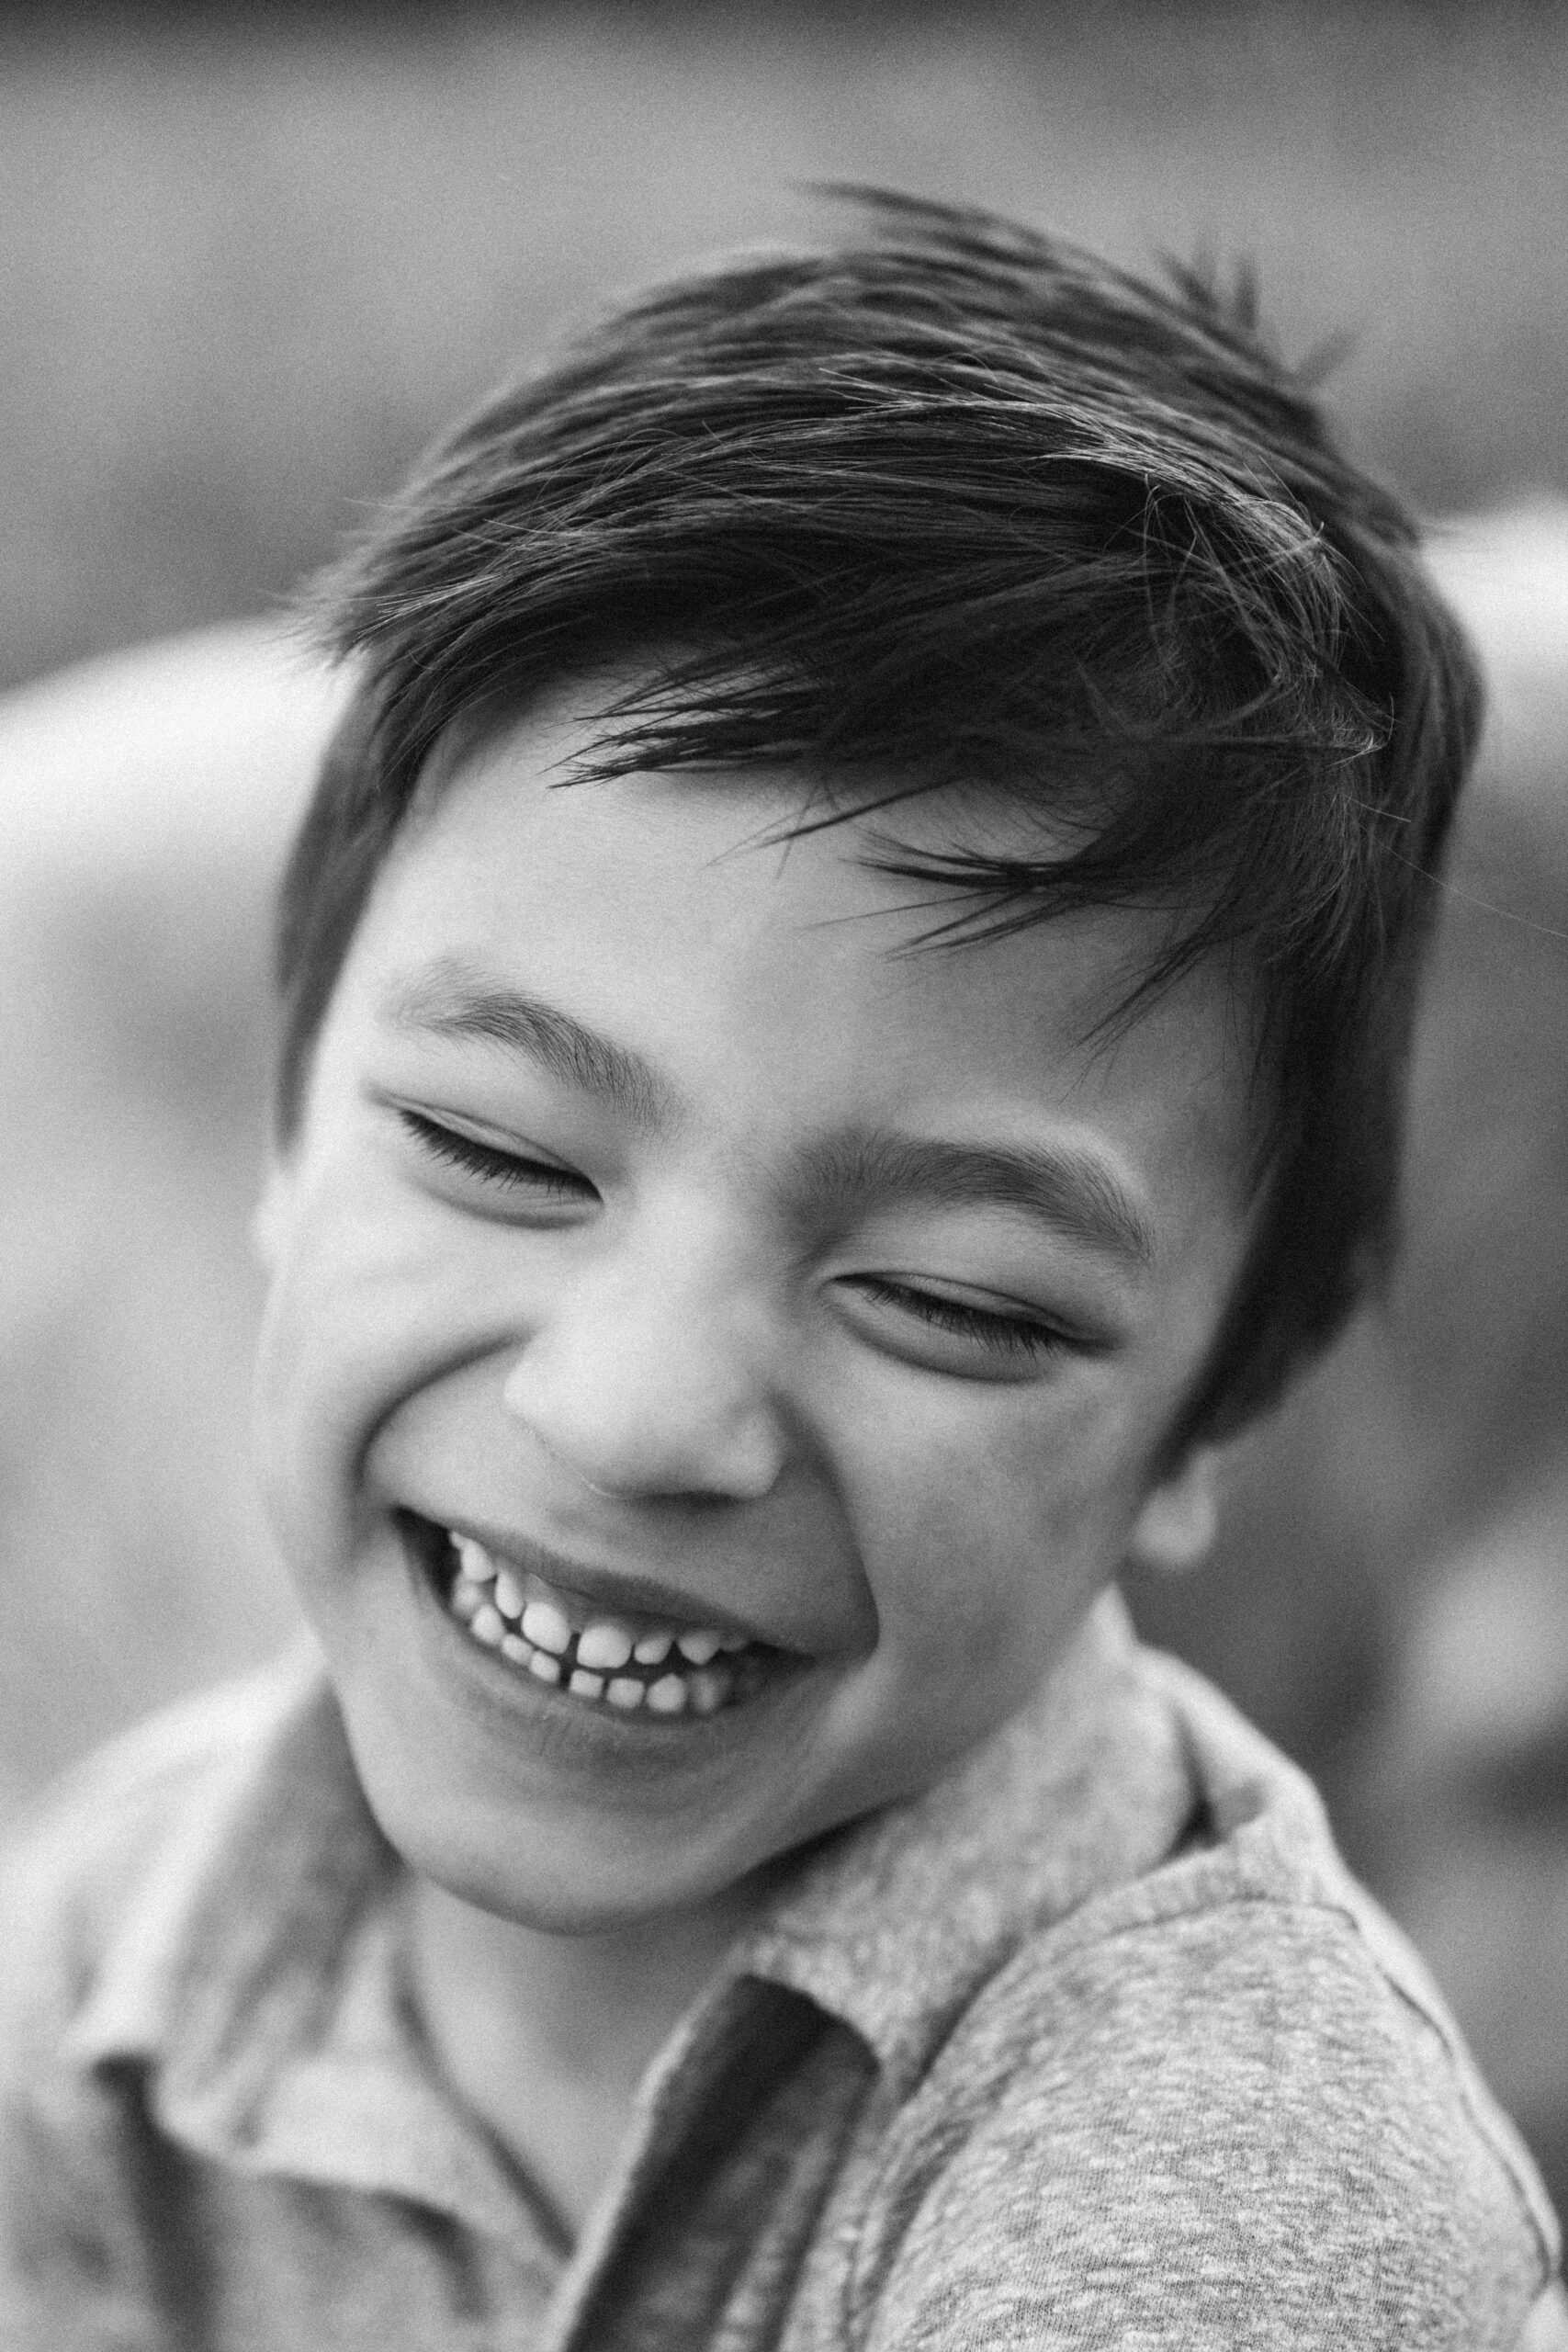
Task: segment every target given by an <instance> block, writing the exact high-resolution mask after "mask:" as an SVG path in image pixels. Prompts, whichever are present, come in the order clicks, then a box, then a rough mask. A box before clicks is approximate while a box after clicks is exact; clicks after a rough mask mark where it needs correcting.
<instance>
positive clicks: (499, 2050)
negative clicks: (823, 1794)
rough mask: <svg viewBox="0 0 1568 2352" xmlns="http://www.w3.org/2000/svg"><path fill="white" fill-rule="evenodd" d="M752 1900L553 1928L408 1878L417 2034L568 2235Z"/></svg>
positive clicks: (753, 1893)
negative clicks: (561, 1931)
mask: <svg viewBox="0 0 1568 2352" xmlns="http://www.w3.org/2000/svg"><path fill="white" fill-rule="evenodd" d="M762 1900H763V1891H762V1890H761V1889H752V1888H732V1889H730V1890H728V1892H727V1893H726V1894H724V1895H723V1896H721V1897H719V1898H718V1899H716V1900H715V1901H712V1902H708V1903H705V1904H702V1905H696V1906H694V1907H693V1908H691V1909H689V1910H684V1911H672V1912H667V1913H664V1914H662V1915H660V1916H658V1917H653V1918H650V1919H639V1920H637V1921H636V1922H634V1923H632V1924H631V1925H629V1926H626V1927H621V1928H608V1929H601V1930H598V1931H595V1932H593V1933H590V1934H586V1935H557V1934H551V1933H548V1932H547V1931H546V1930H544V1929H541V1928H529V1927H525V1926H521V1925H519V1924H518V1923H517V1922H516V1921H514V1920H510V1919H502V1918H498V1917H496V1916H495V1915H494V1914H493V1913H491V1912H488V1911H482V1910H480V1909H479V1908H478V1907H477V1906H476V1905H473V1904H471V1903H468V1902H465V1901H464V1900H463V1899H462V1898H461V1897H459V1896H457V1895H455V1894H449V1893H448V1892H447V1891H446V1889H445V1888H444V1887H440V1886H437V1885H435V1884H434V1883H432V1882H431V1881H430V1880H428V1879H423V1878H422V1879H416V1880H415V1881H414V1882H413V1883H412V1890H411V1896H410V1922H409V1924H410V1951H411V1960H412V1973H413V1983H414V1991H415V1997H416V1999H417V2001H418V2004H419V2007H420V2010H421V2014H422V2017H423V2023H424V2028H425V2031H426V2034H427V2035H428V2037H429V2040H430V2042H431V2044H432V2046H433V2048H434V2052H435V2053H436V2056H437V2058H438V2059H439V2061H440V2063H441V2064H442V2067H443V2069H444V2071H445V2073H446V2076H447V2078H448V2080H449V2081H450V2082H451V2083H452V2085H453V2086H454V2087H455V2088H456V2089H457V2090H458V2091H459V2092H460V2093H461V2094H462V2096H463V2097H464V2098H465V2099H466V2101H467V2103H468V2106H469V2107H470V2108H471V2109H473V2110H474V2111H475V2112H476V2113H477V2114H478V2115H479V2118H480V2120H482V2121H483V2122H484V2123H486V2124H487V2125H488V2126H489V2128H490V2129H491V2131H492V2132H493V2133H494V2134H495V2136H496V2137H497V2139H499V2140H500V2141H501V2143H502V2146H503V2147H505V2148H506V2149H507V2150H508V2151H509V2153H510V2154H512V2155H513V2157H514V2158H515V2160H516V2161H517V2162H518V2164H519V2165H521V2166H522V2167H523V2169H524V2170H525V2173H527V2174H528V2175H529V2176H530V2177H531V2178H532V2180H533V2181H534V2183H535V2184H536V2187H537V2188H539V2189H540V2190H541V2191H542V2192H543V2194H544V2195H545V2197H546V2199H547V2201H548V2202H549V2203H550V2204H551V2205H552V2206H553V2207H554V2209H555V2211H556V2212H557V2214H558V2216H559V2217H560V2218H561V2219H562V2220H563V2221H564V2222H565V2224H566V2227H567V2232H568V2233H569V2234H575V2233H576V2232H577V2231H578V2230H579V2229H580V2228H581V2223H582V2222H583V2220H584V2219H585V2218H586V2215H587V2213H588V2211H589V2210H590V2209H591V2208H592V2204H593V2202H594V2200H595V2199H596V2198H597V2196H598V2195H599V2194H600V2192H601V2191H602V2189H603V2188H604V2183H605V2181H606V2179H607V2178H608V2177H609V2175H610V2173H611V2172H612V2171H613V2170H614V2168H615V2162H616V2160H617V2159H618V2157H619V2155H620V2153H621V2150H622V2148H623V2146H624V2144H625V2142H626V2137H627V2134H628V2132H629V2130H630V2125H631V2117H632V2103H633V2099H634V2098H635V2096H636V2092H637V2085H638V2084H639V2083H640V2081H641V2080H642V2077H643V2075H644V2074H645V2073H646V2072H647V2070H648V2067H649V2064H651V2062H652V2060H653V2059H654V2058H655V2056H656V2055H657V2054H658V2052H659V2051H660V2048H661V2047H662V2046H663V2044H664V2042H665V2041H667V2039H668V2038H669V2035H670V2033H671V2030H673V2028H674V2026H675V2025H676V2023H677V2022H678V2021H679V2019H680V2018H682V2016H683V2015H684V2013H685V2011H686V2010H687V2009H688V2008H689V2007H691V2005H692V2003H693V2002H694V2000H695V1999H696V1997H697V1995H698V1994H699V1993H700V1992H701V1991H702V1989H703V1987H704V1985H705V1984H706V1983H707V1982H708V1980H709V1978H710V1977H711V1976H712V1975H713V1973H714V1972H715V1970H716V1968H717V1966H718V1964H719V1962H720V1961H721V1960H722V1959H723V1957H724V1955H725V1953H726V1952H727V1951H728V1949H729V1947H730V1945H731V1944H732V1943H733V1942H734V1941H735V1940H736V1939H737V1937H738V1936H739V1935H740V1934H741V1933H742V1932H743V1931H744V1930H745V1928H747V1927H748V1926H749V1925H750V1922H751V1920H752V1919H753V1918H754V1917H755V1916H756V1914H757V1912H758V1910H759V1908H760V1907H761V1902H762Z"/></svg>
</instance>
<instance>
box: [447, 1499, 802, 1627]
mask: <svg viewBox="0 0 1568 2352" xmlns="http://www.w3.org/2000/svg"><path fill="white" fill-rule="evenodd" d="M400 1517H403V1518H407V1519H418V1520H422V1521H425V1522H426V1523H427V1524H428V1525H430V1526H432V1527H434V1528H437V1529H439V1530H440V1531H441V1532H444V1533H450V1534H454V1535H468V1536H471V1537H472V1539H473V1541H474V1542H475V1543H476V1544H483V1546H484V1548H485V1550H486V1551H487V1552H488V1553H489V1554H490V1555H491V1558H492V1559H495V1560H498V1561H502V1562H504V1563H506V1564H508V1565H510V1566H514V1567H518V1568H522V1569H523V1570H524V1571H525V1573H527V1574H530V1575H533V1576H536V1577H539V1578H540V1579H541V1581H542V1582H544V1583H545V1584H547V1585H551V1586H553V1587H554V1589H556V1590H557V1591H558V1592H560V1593H563V1594H565V1595H567V1596H568V1597H569V1598H570V1599H571V1600H577V1601H580V1602H581V1604H582V1606H583V1607H584V1608H586V1609H588V1610H602V1611H604V1614H605V1615H607V1616H614V1617H622V1618H630V1619H635V1620H638V1621H644V1620H645V1621H647V1625H648V1626H649V1627H650V1628H651V1627H652V1626H654V1625H658V1626H660V1627H663V1626H665V1625H674V1626H677V1627H680V1626H698V1625H702V1626H710V1627H711V1628H712V1629H713V1631H714V1632H715V1633H719V1634H737V1635H739V1638H740V1639H741V1640H743V1641H746V1642H751V1643H755V1644H756V1645H758V1647H760V1648H762V1649H771V1650H773V1651H774V1652H776V1653H777V1654H778V1655H779V1656H780V1657H791V1658H801V1659H805V1658H807V1657H809V1655H810V1653H809V1652H807V1651H804V1650H800V1649H796V1648H792V1647H791V1646H790V1645H787V1644H785V1643H783V1642H780V1641H778V1640H776V1639H774V1638H773V1637H772V1636H771V1635H770V1634H767V1633H765V1632H764V1631H763V1630H762V1628H761V1626H760V1625H757V1624H755V1623H750V1622H749V1621H748V1620H747V1619H746V1618H744V1617H738V1616H736V1615H735V1613H734V1611H731V1610H728V1609H724V1608H721V1607H719V1606H718V1605H717V1604H716V1603H715V1602H713V1601H711V1600H707V1599H706V1598H705V1596H703V1595H701V1594H696V1593H691V1592H687V1591H684V1590H682V1589H681V1588H680V1587H678V1586H671V1585H668V1584H665V1583H663V1582H662V1581H660V1580H656V1579H655V1578H653V1577H644V1576H638V1575H637V1573H636V1572H635V1571H633V1572H630V1573H628V1572H626V1570H623V1569H619V1568H606V1567H601V1566H594V1565H593V1564H592V1563H591V1562H588V1561H582V1560H571V1559H568V1558H567V1557H566V1556H565V1555H564V1554H562V1553H559V1552H552V1551H551V1550H550V1549H549V1547H548V1545H547V1544H540V1543H537V1542H536V1541H535V1540H534V1539H533V1538H532V1537H531V1536H526V1535H520V1534H518V1533H517V1532H515V1531H514V1530H513V1529H507V1528H501V1527H497V1526H495V1525H494V1524H493V1523H491V1522H490V1521H484V1520H478V1519H470V1518H468V1516H467V1515H466V1514H458V1515H457V1516H456V1517H453V1518H451V1519H447V1518H444V1517H443V1516H442V1515H441V1514H440V1513H439V1512H437V1511H432V1510H418V1509H416V1508H415V1507H414V1506H412V1505H410V1506H409V1507H408V1509H407V1510H406V1512H403V1513H400Z"/></svg>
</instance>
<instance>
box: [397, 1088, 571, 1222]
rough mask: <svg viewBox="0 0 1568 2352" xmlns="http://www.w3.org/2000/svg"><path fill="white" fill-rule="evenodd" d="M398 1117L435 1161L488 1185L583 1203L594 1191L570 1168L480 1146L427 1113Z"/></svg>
mask: <svg viewBox="0 0 1568 2352" xmlns="http://www.w3.org/2000/svg"><path fill="white" fill-rule="evenodd" d="M398 1116H399V1118H400V1119H401V1121H402V1123H403V1125H404V1126H405V1127H406V1128H407V1129H408V1131H409V1133H410V1134H411V1135H412V1136H413V1137H414V1138H415V1140H416V1141H417V1142H418V1143H419V1144H420V1145H422V1146H423V1148H424V1150H426V1151H427V1152H428V1153H429V1154H430V1156H431V1158H432V1159H443V1160H445V1161H446V1163H447V1164H448V1166H450V1167H453V1168H461V1169H462V1170H464V1171H465V1172H466V1173H467V1174H468V1175H470V1176H478V1177H479V1178H481V1179H482V1180H483V1182H486V1183H489V1184H500V1185H503V1186H505V1187H506V1188H507V1189H508V1190H510V1191H513V1192H529V1193H539V1194H541V1195H543V1196H544V1197H545V1198H546V1199H551V1200H558V1201H581V1200H582V1199H583V1198H584V1196H585V1195H587V1194H589V1193H591V1192H592V1186H591V1185H590V1184H589V1183H588V1182H587V1181H586V1179H585V1178H583V1177H581V1176H574V1175H573V1174H572V1173H571V1171H570V1169H566V1168H552V1167H551V1166H550V1165H549V1163H548V1162H547V1160H543V1159H524V1158H523V1157H522V1155H521V1154H520V1153H517V1152H512V1151H501V1150H498V1149H497V1148H496V1147H495V1146H494V1145H493V1144H488V1143H480V1142H479V1140H478V1138H477V1137H476V1136H466V1135H464V1134H462V1133H461V1131H460V1130H459V1129H458V1128H457V1127H444V1126H443V1125H441V1123H440V1121H439V1120H438V1119H427V1118H426V1117H425V1116H424V1114H423V1112H420V1111H403V1110H400V1111H399V1113H398Z"/></svg>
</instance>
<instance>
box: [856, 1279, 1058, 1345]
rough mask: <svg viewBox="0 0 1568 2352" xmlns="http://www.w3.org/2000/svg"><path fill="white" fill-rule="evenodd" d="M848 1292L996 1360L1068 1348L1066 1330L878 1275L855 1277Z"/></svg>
mask: <svg viewBox="0 0 1568 2352" xmlns="http://www.w3.org/2000/svg"><path fill="white" fill-rule="evenodd" d="M851 1287H852V1288H853V1289H854V1290H856V1291H858V1292H859V1293H860V1295H861V1296H862V1297H863V1298H870V1299H873V1300H874V1301H875V1302H876V1304H877V1305H878V1306H891V1307H893V1308H895V1309H897V1311H898V1312H899V1313H900V1314H903V1315H908V1316H912V1317H915V1319H916V1320H917V1321H919V1322H921V1323H925V1324H929V1325H930V1326H931V1329H933V1330H937V1331H945V1332H948V1333H950V1334H951V1335H952V1336H953V1338H954V1339H960V1340H975V1341H977V1342H978V1344H979V1345H980V1346H981V1347H983V1348H986V1349H988V1350H989V1351H991V1352H992V1353H993V1354H996V1355H999V1356H1012V1357H1021V1358H1024V1359H1027V1360H1030V1361H1033V1360H1035V1359H1038V1358H1040V1357H1043V1356H1045V1355H1049V1354H1052V1353H1054V1352H1055V1351H1056V1350H1058V1349H1062V1348H1066V1347H1069V1346H1071V1345H1072V1344H1073V1341H1072V1340H1071V1339H1070V1337H1069V1335H1068V1334H1067V1333H1066V1331H1060V1330H1057V1329H1055V1328H1054V1326H1052V1325H1051V1324H1049V1323H1042V1322H1040V1321H1039V1320H1038V1319H1037V1318H1036V1317H1033V1316H1029V1315H1009V1314H1001V1313H998V1311H997V1310H996V1309H994V1308H991V1307H985V1306H970V1305H969V1304H968V1303H967V1302H966V1301H964V1300H963V1299H957V1298H948V1297H945V1296H944V1295H942V1293H940V1292H938V1291H930V1290H918V1289H916V1288H915V1287H913V1285H911V1284H910V1283H895V1282H890V1281H888V1279H887V1278H886V1275H883V1274H857V1275H854V1276H853V1277H852V1280H851Z"/></svg>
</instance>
